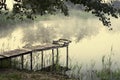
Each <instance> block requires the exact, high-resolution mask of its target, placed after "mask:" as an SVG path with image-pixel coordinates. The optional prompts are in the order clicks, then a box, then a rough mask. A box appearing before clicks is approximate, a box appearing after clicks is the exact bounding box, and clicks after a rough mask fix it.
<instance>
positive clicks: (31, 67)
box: [30, 52, 33, 70]
mask: <svg viewBox="0 0 120 80" xmlns="http://www.w3.org/2000/svg"><path fill="white" fill-rule="evenodd" d="M32 61H33V60H32V52H30V63H31V64H30V70H32V69H33V66H32Z"/></svg>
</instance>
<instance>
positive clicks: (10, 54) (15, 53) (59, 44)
mask: <svg viewBox="0 0 120 80" xmlns="http://www.w3.org/2000/svg"><path fill="white" fill-rule="evenodd" d="M70 42H71V41H69V40H66V39H59V40H57V41H53V43H51V44H45V45H37V46H28V47H23V48H22V49H15V50H10V51H6V52H3V53H2V54H0V61H2V60H5V59H12V58H14V57H19V56H20V57H21V63H22V64H21V65H22V69H23V68H24V55H26V54H30V69H31V70H33V52H37V51H41V52H42V53H41V67H42V68H43V59H44V57H43V55H44V53H43V52H44V51H45V50H52V65H54V64H55V62H54V49H56V50H57V57H56V64H57V63H58V61H59V60H58V57H59V51H58V49H59V48H63V47H66V67H67V68H68V56H69V55H68V46H69V43H70Z"/></svg>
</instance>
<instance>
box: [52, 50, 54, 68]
mask: <svg viewBox="0 0 120 80" xmlns="http://www.w3.org/2000/svg"><path fill="white" fill-rule="evenodd" d="M52 66H54V49H52ZM52 68H53V67H52Z"/></svg>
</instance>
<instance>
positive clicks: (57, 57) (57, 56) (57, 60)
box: [56, 48, 59, 64]
mask: <svg viewBox="0 0 120 80" xmlns="http://www.w3.org/2000/svg"><path fill="white" fill-rule="evenodd" d="M58 62H59V50H58V48H57V55H56V64H58Z"/></svg>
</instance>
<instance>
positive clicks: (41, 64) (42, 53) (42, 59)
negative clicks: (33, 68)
mask: <svg viewBox="0 0 120 80" xmlns="http://www.w3.org/2000/svg"><path fill="white" fill-rule="evenodd" d="M41 69H43V51H42V52H41Z"/></svg>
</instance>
